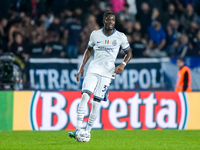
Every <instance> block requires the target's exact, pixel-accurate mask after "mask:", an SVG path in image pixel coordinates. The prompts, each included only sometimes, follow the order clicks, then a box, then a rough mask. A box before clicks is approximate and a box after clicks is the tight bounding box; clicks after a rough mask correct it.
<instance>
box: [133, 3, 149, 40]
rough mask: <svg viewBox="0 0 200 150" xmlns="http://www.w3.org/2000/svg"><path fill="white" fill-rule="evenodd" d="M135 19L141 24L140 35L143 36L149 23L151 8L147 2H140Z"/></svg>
mask: <svg viewBox="0 0 200 150" xmlns="http://www.w3.org/2000/svg"><path fill="white" fill-rule="evenodd" d="M136 20H137V21H139V22H140V24H141V27H142V30H141V31H142V36H145V34H146V33H147V29H148V27H149V26H150V25H151V10H150V7H149V4H148V3H142V5H141V11H139V12H138V13H137V15H136Z"/></svg>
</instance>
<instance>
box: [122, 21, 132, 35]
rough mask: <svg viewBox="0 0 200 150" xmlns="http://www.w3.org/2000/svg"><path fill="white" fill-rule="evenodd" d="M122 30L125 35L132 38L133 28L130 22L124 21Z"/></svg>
mask: <svg viewBox="0 0 200 150" xmlns="http://www.w3.org/2000/svg"><path fill="white" fill-rule="evenodd" d="M123 28H124V33H125V34H126V35H129V36H132V34H133V30H134V28H133V23H132V22H131V21H125V23H124V26H123Z"/></svg>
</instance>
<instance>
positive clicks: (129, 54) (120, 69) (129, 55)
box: [115, 47, 132, 74]
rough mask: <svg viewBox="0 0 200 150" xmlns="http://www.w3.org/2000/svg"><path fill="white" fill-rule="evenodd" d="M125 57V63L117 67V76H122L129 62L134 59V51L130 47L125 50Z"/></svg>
mask: <svg viewBox="0 0 200 150" xmlns="http://www.w3.org/2000/svg"><path fill="white" fill-rule="evenodd" d="M124 52H125V54H126V55H125V57H124V61H123V63H121V64H120V65H119V66H117V67H116V68H115V73H116V74H121V73H122V72H123V70H124V68H125V66H126V64H128V62H129V61H130V60H131V58H132V49H131V48H130V47H129V49H127V50H125V51H124Z"/></svg>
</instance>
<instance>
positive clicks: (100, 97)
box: [93, 95, 104, 100]
mask: <svg viewBox="0 0 200 150" xmlns="http://www.w3.org/2000/svg"><path fill="white" fill-rule="evenodd" d="M93 97H94V98H96V99H99V100H103V99H104V98H101V97H98V96H95V95H93Z"/></svg>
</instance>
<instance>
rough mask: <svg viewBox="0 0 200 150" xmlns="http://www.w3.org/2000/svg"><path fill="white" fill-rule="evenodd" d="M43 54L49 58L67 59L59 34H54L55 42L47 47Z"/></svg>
mask: <svg viewBox="0 0 200 150" xmlns="http://www.w3.org/2000/svg"><path fill="white" fill-rule="evenodd" d="M43 54H44V55H46V56H47V57H65V51H64V47H63V45H62V44H61V42H60V36H59V34H58V33H57V32H54V33H53V41H52V42H49V43H48V44H47V45H46V46H45V49H44V53H43Z"/></svg>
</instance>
